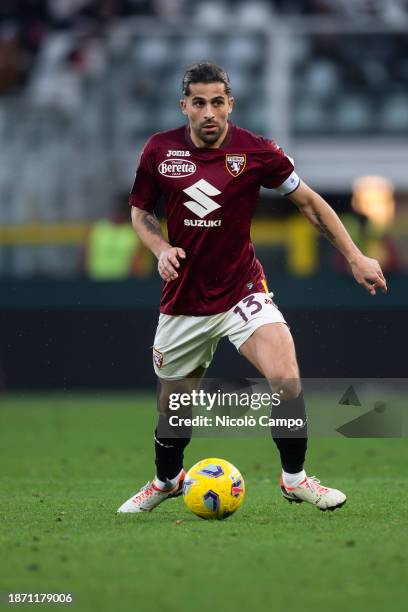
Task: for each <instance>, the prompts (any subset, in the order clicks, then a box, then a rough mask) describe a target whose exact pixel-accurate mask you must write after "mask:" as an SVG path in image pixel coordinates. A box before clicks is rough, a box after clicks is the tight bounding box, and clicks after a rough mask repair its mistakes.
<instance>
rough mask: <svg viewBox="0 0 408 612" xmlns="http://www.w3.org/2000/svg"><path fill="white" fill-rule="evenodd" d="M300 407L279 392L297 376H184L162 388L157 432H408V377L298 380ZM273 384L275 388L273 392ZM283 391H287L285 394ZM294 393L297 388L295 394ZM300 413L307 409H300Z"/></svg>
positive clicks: (359, 434)
mask: <svg viewBox="0 0 408 612" xmlns="http://www.w3.org/2000/svg"><path fill="white" fill-rule="evenodd" d="M300 382H301V389H302V392H303V397H304V402H305V404H304V407H305V410H304V408H303V409H301V404H302V402H300V403H296V402H287V401H285V395H281V390H282V388H284V389H285V390H286V391H287V390H288V389H289V390H291V393H289V397H292V398H293V397H294V393H293V389H297V388H299V385H298V383H299V381H296V380H284V381H282V380H281V381H279V383H280V384H279V386H276V385H274V384H273V381H272V382H271V383H269V382H268V381H266V380H265V379H260V378H239V377H236V378H228V379H227V378H224V379H220V378H218V379H214V378H213V379H208V378H205V379H191V378H187V379H183V380H176V381H172V384H171V388H170V392H169V386H168V383H166V384H165V386H164V387H161V383H160V382H159V393H158V396H157V397H158V409H159V411H160V412H161V415H162V418H160V419H159V425H158V427H159V430H160V431H159V433H160V435H162V436H163V437H167V438H172V437H176V438H177V437H180V438H183V437H188V436H190V435H193V436H197V437H228V436H233V437H253V436H255V437H256V436H260V437H264V436H266V435H269V431H268V428H271V430H272V432H273V433H274V434H276V435H277V437H293V436H295V437H302V436H306V435H307V436H308V437H338V436H343V437H347V438H401V437H408V408H407V406H408V379H396V378H394V379H386V378H385V379H379V378H376V379H374V378H365V379H362V378H359V379H357V378H354V379H345V378H343V379H340V378H338V379H333V378H332V379H329V378H325V379H323V378H319V379H318V378H313V379H312V378H308V379H306V378H303V379H302V380H301V381H300ZM277 389H278V390H279V392H277ZM286 397H287V394H286ZM295 397H297V394H296V395H295ZM305 411H306V414H305Z"/></svg>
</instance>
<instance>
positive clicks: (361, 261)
mask: <svg viewBox="0 0 408 612" xmlns="http://www.w3.org/2000/svg"><path fill="white" fill-rule="evenodd" d="M287 197H288V198H289V199H290V200H291V201H292V202H293V203H294V204H296V206H297V207H298V209H299V210H300V212H301V213H302V214H303V215H304V216H305V217H306V219H307V220H308V221H310V223H311V224H312V225H313V226H314V227H315V228H316V229H317V230H318V231H319V232H320V233H321V234H323V236H325V237H326V238H327V239H328V240H329V241H330V242H331V243H332V244H333V245H334V246H335V247H336V248H337V249H338V250H339V251H340V252H341V253H342V254H343V255H344V257H345V258H346V259H347V261H348V263H349V265H350V268H351V271H352V273H353V276H354V278H355V279H356V281H357V282H358V283H359V284H360V285H362V286H363V287H364V288H365V289H366V290H367V291H368V292H369V293H370V294H371V295H375V293H376V289H380V290H381V291H382V292H383V293H386V292H387V283H386V280H385V278H384V275H383V272H382V270H381V266H380V264H379V263H378V261H377V260H376V259H372V258H371V257H366V256H365V255H364V254H363V253H362V252H361V251H360V250H359V249H358V248H357V246H356V245H355V244H354V242H353V240H352V239H351V236H350V234H349V233H348V231H347V230H346V228H345V227H344V225H343V223H342V222H341V221H340V219H339V217H338V216H337V214H336V213H335V212H334V210H333V209H332V207H331V206H330V205H329V204H328V203H327V202H326V201H325V200H324V199H323V198H322V197H321V196H320V195H319V194H318V193H316V192H315V191H313V189H311V188H310V187H308V186H307V185H306V183H304V182H303V181H300V184H299V187H298V188H297V189H296V190H295V191H293V192H292V193H291V194H289V195H288V196H287Z"/></svg>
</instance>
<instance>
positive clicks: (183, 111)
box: [180, 98, 187, 115]
mask: <svg viewBox="0 0 408 612" xmlns="http://www.w3.org/2000/svg"><path fill="white" fill-rule="evenodd" d="M180 108H181V112H182V113H183V115H187V105H186V101H185V100H184V98H182V99H181V100H180Z"/></svg>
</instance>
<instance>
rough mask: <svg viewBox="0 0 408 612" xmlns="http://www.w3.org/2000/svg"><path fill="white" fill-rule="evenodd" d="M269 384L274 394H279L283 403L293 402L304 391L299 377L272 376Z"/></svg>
mask: <svg viewBox="0 0 408 612" xmlns="http://www.w3.org/2000/svg"><path fill="white" fill-rule="evenodd" d="M268 380H269V384H270V386H271V388H272V391H273V392H274V393H279V395H280V397H281V401H286V400H292V399H296V398H297V397H299V395H300V393H301V391H302V384H301V381H300V378H299V377H298V376H292V377H290V378H289V377H286V376H276V375H275V376H272V377H270V378H268Z"/></svg>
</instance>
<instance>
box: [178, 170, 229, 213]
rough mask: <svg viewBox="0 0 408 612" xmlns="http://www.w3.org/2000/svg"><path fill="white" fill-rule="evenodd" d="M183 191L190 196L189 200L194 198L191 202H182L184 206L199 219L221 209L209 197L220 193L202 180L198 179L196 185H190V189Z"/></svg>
mask: <svg viewBox="0 0 408 612" xmlns="http://www.w3.org/2000/svg"><path fill="white" fill-rule="evenodd" d="M183 191H184V193H186V194H187V195H188V196H190V198H194V199H193V200H189V201H188V202H184V206H187V208H188V209H189V210H191V211H192V212H193V213H194V214H196V215H197V217H200V218H201V219H202V218H203V217H205V216H207V215H208V214H210V213H211V212H213V211H214V210H217V208H221V206H220V205H219V204H217V202H215V201H214V200H212V199H211V198H210V197H209V196H216V195H220V193H221V191H218V189H217V188H216V187H214V185H211V183H208V182H207V181H206V180H204V179H200V180H199V181H197V183H194V185H191V187H187V189H183Z"/></svg>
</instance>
